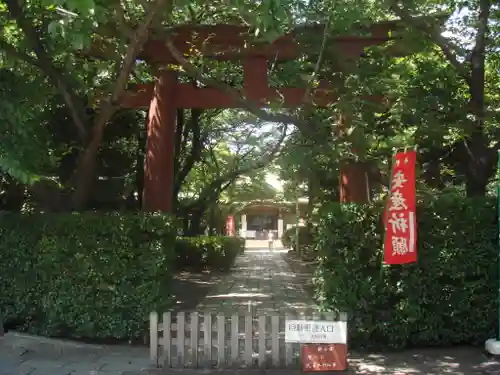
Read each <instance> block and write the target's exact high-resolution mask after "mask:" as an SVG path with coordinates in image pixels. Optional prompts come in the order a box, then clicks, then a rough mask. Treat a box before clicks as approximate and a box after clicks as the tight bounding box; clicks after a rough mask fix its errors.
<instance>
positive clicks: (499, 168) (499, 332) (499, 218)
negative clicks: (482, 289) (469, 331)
mask: <svg viewBox="0 0 500 375" xmlns="http://www.w3.org/2000/svg"><path fill="white" fill-rule="evenodd" d="M498 173H500V150H499V151H498V161H497V178H498ZM497 204H498V214H497V230H498V233H497V246H498V260H497V262H498V296H497V299H498V307H497V314H498V327H497V340H498V341H500V179H498V180H497Z"/></svg>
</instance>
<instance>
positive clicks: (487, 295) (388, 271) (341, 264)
mask: <svg viewBox="0 0 500 375" xmlns="http://www.w3.org/2000/svg"><path fill="white" fill-rule="evenodd" d="M381 215H382V207H375V206H360V205H339V204H330V205H327V206H324V207H323V209H322V212H321V215H320V217H321V220H320V223H319V228H318V231H319V233H318V235H317V244H316V246H317V250H318V252H319V254H320V264H319V268H318V269H317V274H316V278H315V284H316V288H317V297H318V299H319V300H320V302H321V304H322V305H323V308H325V309H329V310H340V311H346V312H348V313H349V316H350V318H349V335H350V343H351V344H352V345H355V346H378V347H380V346H389V347H394V348H403V347H408V346H417V345H426V346H427V345H450V344H466V343H467V344H469V343H473V344H474V343H481V344H482V343H483V342H484V340H485V339H487V338H490V337H495V328H496V321H497V320H496V316H497V315H496V314H497V310H496V307H497V303H496V301H497V284H498V270H497V259H498V248H497V244H496V241H497V230H496V219H497V209H496V201H495V199H493V198H481V199H464V198H463V197H456V196H443V197H440V198H439V199H435V200H433V201H429V202H425V203H422V202H420V203H419V204H418V208H417V215H418V216H417V217H418V263H416V264H408V265H396V266H383V265H382V252H383V250H382V242H383V231H382V220H381Z"/></svg>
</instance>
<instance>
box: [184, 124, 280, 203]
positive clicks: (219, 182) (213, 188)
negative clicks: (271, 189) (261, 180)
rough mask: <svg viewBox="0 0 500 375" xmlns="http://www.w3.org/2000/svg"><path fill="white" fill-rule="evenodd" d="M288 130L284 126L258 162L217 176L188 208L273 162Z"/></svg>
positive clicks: (208, 198)
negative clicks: (276, 139)
mask: <svg viewBox="0 0 500 375" xmlns="http://www.w3.org/2000/svg"><path fill="white" fill-rule="evenodd" d="M287 130H288V127H287V126H286V125H284V126H283V130H282V133H281V136H280V138H279V139H278V141H277V142H276V143H275V144H274V145H273V146H272V147H271V148H270V150H269V152H268V153H265V154H264V155H263V156H262V157H261V158H260V159H259V160H258V161H257V162H255V163H250V164H249V165H247V166H245V167H242V168H237V169H234V170H232V171H229V172H227V173H226V174H224V175H222V176H220V177H218V178H216V179H215V180H213V181H212V182H211V183H210V184H209V185H208V186H207V187H206V188H205V189H203V191H202V192H201V194H200V196H199V197H198V199H196V201H195V202H193V203H192V204H190V205H188V206H187V209H192V208H194V207H198V206H199V205H200V203H201V204H203V203H204V202H205V201H207V200H210V199H211V198H213V197H214V196H216V195H217V194H219V193H220V189H221V188H222V187H223V186H224V185H225V184H228V183H229V184H228V185H227V186H226V187H225V188H224V189H227V187H229V186H230V185H231V183H232V181H234V180H235V179H237V178H238V177H239V176H241V175H244V174H246V173H249V172H252V171H254V170H256V169H261V168H264V167H265V166H266V165H268V164H269V163H271V162H272V161H273V160H274V159H275V158H276V157H277V156H278V154H279V151H280V150H281V146H282V144H283V141H284V140H285V138H286V136H287V134H288V133H287Z"/></svg>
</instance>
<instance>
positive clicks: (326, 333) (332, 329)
mask: <svg viewBox="0 0 500 375" xmlns="http://www.w3.org/2000/svg"><path fill="white" fill-rule="evenodd" d="M285 342H291V343H303V344H347V322H345V321H343V322H341V321H338V322H331V321H330V322H329V321H323V320H287V321H285Z"/></svg>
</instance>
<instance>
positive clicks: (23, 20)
mask: <svg viewBox="0 0 500 375" xmlns="http://www.w3.org/2000/svg"><path fill="white" fill-rule="evenodd" d="M5 2H6V4H7V7H8V11H9V14H10V15H11V17H12V18H13V19H14V20H16V22H17V24H18V25H19V27H20V28H21V30H22V31H23V33H24V35H25V37H26V40H27V41H28V44H29V45H30V47H31V48H32V50H33V52H34V53H35V55H36V57H37V64H34V66H36V67H37V68H39V69H40V70H41V71H42V72H43V73H44V74H45V75H47V76H48V77H49V78H50V79H51V80H52V81H53V82H54V84H55V86H56V87H57V89H58V90H59V92H60V93H61V95H62V96H63V99H64V102H65V103H66V105H67V106H68V108H69V112H70V116H71V119H72V120H73V123H74V125H75V126H76V128H77V131H78V134H79V136H80V139H81V140H82V141H83V142H85V141H86V139H87V127H86V124H87V121H88V119H87V114H86V112H85V106H84V104H83V101H82V100H80V99H79V98H78V97H77V96H76V95H75V94H74V91H73V89H72V87H71V84H70V83H69V82H68V78H67V77H66V76H65V75H64V74H62V73H61V72H60V71H59V69H58V68H56V66H55V64H54V62H53V60H52V58H51V57H50V54H49V53H48V52H47V50H46V49H45V46H44V44H43V42H42V38H41V37H40V35H39V33H38V32H37V30H36V29H35V28H34V27H33V25H32V23H31V22H30V21H29V20H28V18H27V17H26V16H25V14H24V11H23V9H22V8H21V6H20V5H19V2H18V0H6V1H5ZM24 61H26V62H33V61H32V59H29V60H24Z"/></svg>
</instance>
